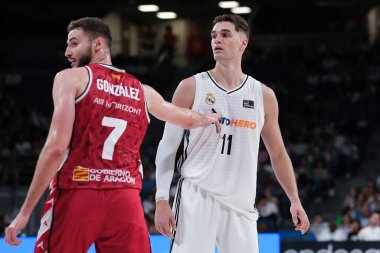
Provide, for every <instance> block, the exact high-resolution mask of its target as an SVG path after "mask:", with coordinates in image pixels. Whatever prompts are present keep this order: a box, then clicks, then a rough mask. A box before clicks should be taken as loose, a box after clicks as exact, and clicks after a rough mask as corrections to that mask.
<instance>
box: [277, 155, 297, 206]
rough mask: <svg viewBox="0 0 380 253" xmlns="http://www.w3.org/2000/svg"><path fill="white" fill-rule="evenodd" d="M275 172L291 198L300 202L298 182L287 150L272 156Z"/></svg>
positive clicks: (292, 200)
mask: <svg viewBox="0 0 380 253" xmlns="http://www.w3.org/2000/svg"><path fill="white" fill-rule="evenodd" d="M271 160H272V166H273V170H274V173H275V175H276V177H277V180H278V181H279V182H280V184H281V186H282V188H283V189H284V191H285V193H286V195H287V196H288V198H289V200H290V201H291V202H292V203H293V202H299V201H300V200H299V196H298V189H297V183H296V180H295V175H294V171H293V166H292V162H291V160H290V158H289V156H288V154H287V153H286V152H284V153H281V154H278V155H277V156H275V157H272V158H271Z"/></svg>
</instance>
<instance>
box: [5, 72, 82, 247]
mask: <svg viewBox="0 0 380 253" xmlns="http://www.w3.org/2000/svg"><path fill="white" fill-rule="evenodd" d="M82 70H83V71H86V70H84V69H82ZM83 71H82V72H80V70H79V69H75V70H74V69H73V70H64V71H62V72H60V73H58V74H57V75H56V77H55V79H54V85H53V101H54V113H53V117H52V121H51V126H50V130H49V134H48V136H47V139H46V142H45V145H44V147H43V149H42V151H41V153H40V156H39V158H38V161H37V165H36V170H35V172H34V176H33V179H32V183H31V185H30V188H29V191H28V194H27V196H26V199H25V201H24V204H23V205H22V207H21V209H20V212H19V214H18V215H17V217H16V218H15V220H14V221H13V222H12V224H11V225H10V226H9V227H8V228H7V229H6V238H5V240H6V242H7V243H8V244H9V245H13V246H15V245H18V244H20V241H19V240H18V239H17V238H16V236H17V233H18V232H19V231H20V230H22V229H23V228H24V227H25V226H26V224H27V223H28V220H29V217H30V214H31V213H32V211H33V209H34V207H35V206H36V204H37V203H38V201H39V200H40V198H41V196H42V194H43V193H44V191H45V190H46V188H47V187H48V185H49V183H50V182H51V180H52V179H53V177H54V175H55V173H56V172H57V169H58V167H59V165H60V163H61V162H62V160H63V158H64V156H65V153H66V150H67V148H68V146H69V143H70V138H71V134H72V129H73V123H74V116H75V97H76V95H77V93H78V92H79V90H78V87H79V83H78V80H80V79H79V77H80V76H79V74H80V73H82V75H83V74H85V75H86V76H87V72H83ZM82 80H83V79H82ZM84 81H86V78H85V79H84Z"/></svg>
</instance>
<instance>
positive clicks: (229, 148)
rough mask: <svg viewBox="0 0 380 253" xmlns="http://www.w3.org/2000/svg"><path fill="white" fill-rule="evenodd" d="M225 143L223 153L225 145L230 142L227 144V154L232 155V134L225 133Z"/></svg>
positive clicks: (222, 152)
mask: <svg viewBox="0 0 380 253" xmlns="http://www.w3.org/2000/svg"><path fill="white" fill-rule="evenodd" d="M222 139H223V145H222V151H221V154H224V146H225V145H226V142H228V144H227V153H226V154H227V155H230V154H231V145H232V135H231V134H230V135H228V137H227V135H226V134H223V137H222Z"/></svg>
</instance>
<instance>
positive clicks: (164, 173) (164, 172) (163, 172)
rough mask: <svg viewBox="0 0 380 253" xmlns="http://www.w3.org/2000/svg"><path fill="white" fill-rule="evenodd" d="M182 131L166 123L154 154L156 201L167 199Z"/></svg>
mask: <svg viewBox="0 0 380 253" xmlns="http://www.w3.org/2000/svg"><path fill="white" fill-rule="evenodd" d="M183 132H184V130H183V129H182V128H180V127H178V126H175V125H172V124H170V123H166V125H165V130H164V134H163V136H162V139H161V141H160V144H159V145H158V149H157V154H156V161H155V162H156V185H157V192H156V201H158V200H161V199H169V190H170V185H171V182H172V179H173V174H174V167H175V156H176V153H177V149H178V146H179V144H180V143H181V140H182V136H183Z"/></svg>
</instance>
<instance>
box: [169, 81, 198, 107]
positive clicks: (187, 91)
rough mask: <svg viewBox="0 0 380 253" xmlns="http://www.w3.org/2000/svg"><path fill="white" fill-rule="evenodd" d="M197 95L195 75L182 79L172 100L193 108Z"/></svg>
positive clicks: (177, 103)
mask: <svg viewBox="0 0 380 253" xmlns="http://www.w3.org/2000/svg"><path fill="white" fill-rule="evenodd" d="M194 97H195V76H191V77H188V78H186V79H184V80H182V81H181V82H180V83H179V85H178V87H177V89H176V90H175V92H174V95H173V99H172V102H173V104H175V105H178V106H181V107H184V108H191V107H192V105H193V102H194Z"/></svg>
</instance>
